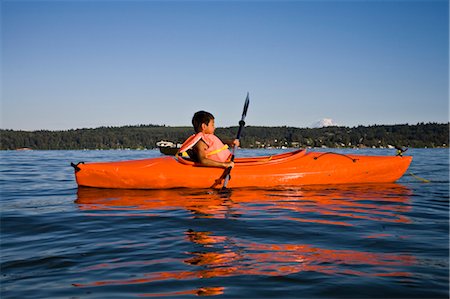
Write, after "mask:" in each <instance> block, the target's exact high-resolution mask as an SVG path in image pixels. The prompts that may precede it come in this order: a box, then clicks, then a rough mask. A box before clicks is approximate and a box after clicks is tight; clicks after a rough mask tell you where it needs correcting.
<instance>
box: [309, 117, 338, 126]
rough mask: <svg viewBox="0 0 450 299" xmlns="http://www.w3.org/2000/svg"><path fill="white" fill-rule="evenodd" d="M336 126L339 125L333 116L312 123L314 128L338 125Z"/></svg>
mask: <svg viewBox="0 0 450 299" xmlns="http://www.w3.org/2000/svg"><path fill="white" fill-rule="evenodd" d="M336 126H339V125H338V124H337V123H336V122H335V121H334V120H332V119H331V118H323V119H321V120H318V121H317V122H315V123H313V124H312V127H313V128H323V127H336Z"/></svg>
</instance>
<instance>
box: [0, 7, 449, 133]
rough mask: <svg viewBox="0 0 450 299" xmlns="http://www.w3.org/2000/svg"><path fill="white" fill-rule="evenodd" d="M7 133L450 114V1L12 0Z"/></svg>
mask: <svg viewBox="0 0 450 299" xmlns="http://www.w3.org/2000/svg"><path fill="white" fill-rule="evenodd" d="M1 19H2V20H1V30H2V31H1V50H2V51H1V55H2V74H1V75H2V95H1V97H2V98H1V105H2V106H1V111H2V114H1V128H3V129H22V130H39V129H50V130H60V129H72V128H73V129H75V128H86V127H99V126H122V125H135V124H160V125H163V124H165V125H169V126H179V125H182V126H190V121H191V117H192V115H193V113H194V112H196V111H198V110H207V111H210V112H212V113H213V114H214V115H215V117H216V126H220V127H223V126H233V125H237V123H238V121H239V119H240V115H241V112H242V106H243V103H244V99H245V95H246V93H247V91H248V92H250V99H251V103H250V108H249V112H248V114H247V120H246V122H247V124H248V125H253V126H257V125H263V126H284V125H287V126H295V127H309V126H311V125H312V124H313V123H315V122H316V121H318V120H320V119H323V118H331V119H333V120H334V121H335V122H336V123H338V124H339V125H345V126H357V125H372V124H399V123H410V124H415V123H417V122H447V121H448V117H449V116H448V115H449V98H448V97H449V82H448V80H449V54H448V51H449V29H448V27H449V4H448V1H446V0H424V1H415V0H410V1H408V0H403V1H402V0H397V1H383V0H373V1H363V0H360V1H358V0H353V1H340V0H335V1H333V0H328V1H320V0H319V1H312V0H310V1H145V0H134V1H117V0H115V1H113V0H111V1H107V0H100V1H86V0H79V1H68V0H53V1H52V0H48V1H39V0H34V1H23V0H2V2H1Z"/></svg>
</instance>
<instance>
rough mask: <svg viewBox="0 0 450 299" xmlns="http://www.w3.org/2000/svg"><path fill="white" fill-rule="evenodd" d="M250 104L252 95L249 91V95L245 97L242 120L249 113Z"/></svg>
mask: <svg viewBox="0 0 450 299" xmlns="http://www.w3.org/2000/svg"><path fill="white" fill-rule="evenodd" d="M249 104H250V97H249V94H248V92H247V97H246V98H245V104H244V110H243V111H242V118H241V120H244V119H245V116H246V115H247V110H248V105H249Z"/></svg>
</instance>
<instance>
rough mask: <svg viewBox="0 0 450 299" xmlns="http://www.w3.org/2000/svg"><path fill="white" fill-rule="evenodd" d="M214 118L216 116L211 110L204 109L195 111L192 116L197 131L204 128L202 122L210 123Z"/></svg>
mask: <svg viewBox="0 0 450 299" xmlns="http://www.w3.org/2000/svg"><path fill="white" fill-rule="evenodd" d="M212 119H214V116H213V115H212V114H211V113H209V112H206V111H203V110H202V111H198V112H195V114H194V116H193V117H192V125H193V126H194V130H195V133H198V132H200V131H201V130H202V124H205V125H208V124H209V122H210V121H211V120H212Z"/></svg>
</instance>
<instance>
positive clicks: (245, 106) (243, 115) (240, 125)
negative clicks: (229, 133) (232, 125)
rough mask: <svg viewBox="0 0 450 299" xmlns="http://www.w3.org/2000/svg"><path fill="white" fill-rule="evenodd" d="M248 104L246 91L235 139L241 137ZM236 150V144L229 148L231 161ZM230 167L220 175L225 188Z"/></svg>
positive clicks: (228, 178)
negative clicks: (223, 178)
mask: <svg viewBox="0 0 450 299" xmlns="http://www.w3.org/2000/svg"><path fill="white" fill-rule="evenodd" d="M249 104H250V98H249V95H248V92H247V97H246V98H245V103H244V110H243V111H242V117H241V120H240V121H239V130H238V133H237V136H236V139H238V140H239V138H241V133H242V129H243V128H244V126H245V116H246V115H247V110H248V105H249ZM235 152H236V146H233V149H232V150H231V161H232V162H234V153H235ZM231 169H232V167H228V168H227V169H225V172H224V174H223V175H222V177H225V180H224V182H223V187H222V190H223V189H226V188H227V185H228V181H229V180H230V172H231Z"/></svg>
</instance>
